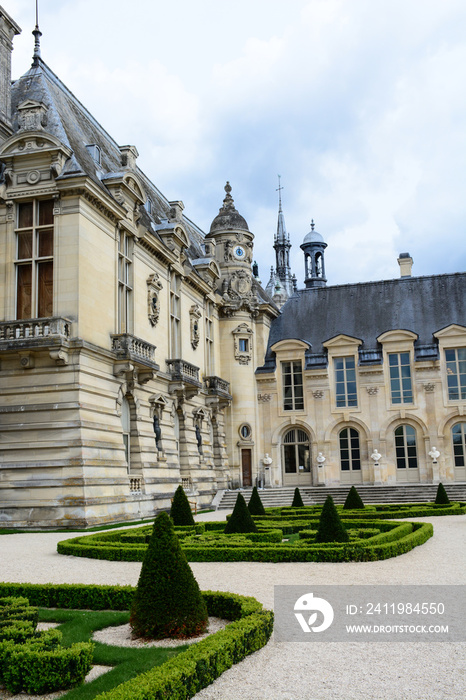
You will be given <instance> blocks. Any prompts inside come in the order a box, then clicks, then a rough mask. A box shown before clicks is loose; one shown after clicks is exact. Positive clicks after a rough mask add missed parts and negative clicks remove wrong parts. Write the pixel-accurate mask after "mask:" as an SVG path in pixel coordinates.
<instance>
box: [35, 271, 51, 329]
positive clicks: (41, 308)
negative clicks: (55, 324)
mask: <svg viewBox="0 0 466 700" xmlns="http://www.w3.org/2000/svg"><path fill="white" fill-rule="evenodd" d="M37 287H38V297H39V298H38V305H37V306H38V308H37V311H38V314H39V318H44V317H47V316H53V263H52V262H44V263H39V265H38V283H37Z"/></svg>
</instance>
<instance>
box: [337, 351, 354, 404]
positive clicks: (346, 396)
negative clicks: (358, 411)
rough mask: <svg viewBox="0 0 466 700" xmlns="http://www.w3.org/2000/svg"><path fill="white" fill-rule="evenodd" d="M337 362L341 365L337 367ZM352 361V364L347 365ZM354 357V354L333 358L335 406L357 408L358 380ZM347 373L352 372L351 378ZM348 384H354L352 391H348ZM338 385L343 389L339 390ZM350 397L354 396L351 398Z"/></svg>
mask: <svg viewBox="0 0 466 700" xmlns="http://www.w3.org/2000/svg"><path fill="white" fill-rule="evenodd" d="M337 363H341V364H342V366H341V367H338V366H337ZM350 363H352V366H348V365H350ZM356 366H357V363H356V358H355V356H354V355H339V356H335V357H334V358H333V372H334V378H335V382H334V387H335V406H336V408H358V382H357V373H356ZM349 373H353V375H354V376H353V379H350V378H349V376H348V375H349ZM350 384H354V392H350V390H349V387H350ZM339 386H340V387H343V391H339ZM350 397H354V398H351V399H350Z"/></svg>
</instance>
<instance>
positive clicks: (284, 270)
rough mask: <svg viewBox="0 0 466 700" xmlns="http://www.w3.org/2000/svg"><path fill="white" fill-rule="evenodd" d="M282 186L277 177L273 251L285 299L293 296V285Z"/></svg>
mask: <svg viewBox="0 0 466 700" xmlns="http://www.w3.org/2000/svg"><path fill="white" fill-rule="evenodd" d="M282 190H283V187H282V184H281V176H280V175H279V176H278V188H277V192H278V221H277V233H276V234H275V241H274V246H273V247H274V249H275V262H276V276H277V279H278V280H279V281H280V285H281V289H282V292H283V293H284V295H285V298H288V297H289V296H291V295H292V294H293V283H292V280H291V269H290V248H291V243H290V236H289V234H288V233H287V232H286V226H285V217H284V215H283V210H282Z"/></svg>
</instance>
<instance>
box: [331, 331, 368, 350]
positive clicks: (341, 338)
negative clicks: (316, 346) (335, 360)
mask: <svg viewBox="0 0 466 700" xmlns="http://www.w3.org/2000/svg"><path fill="white" fill-rule="evenodd" d="M322 345H323V346H324V348H328V349H330V348H332V349H336V350H338V349H340V348H345V347H348V346H353V347H354V346H356V347H358V346H359V345H362V340H361V339H360V338H353V337H352V336H350V335H345V334H344V333H339V334H338V335H335V336H334V337H333V338H330V339H329V340H326V341H325V342H324V343H322Z"/></svg>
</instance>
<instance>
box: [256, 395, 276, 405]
mask: <svg viewBox="0 0 466 700" xmlns="http://www.w3.org/2000/svg"><path fill="white" fill-rule="evenodd" d="M257 400H258V401H259V403H268V402H269V401H271V400H272V394H257Z"/></svg>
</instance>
